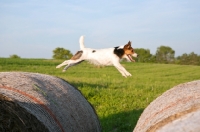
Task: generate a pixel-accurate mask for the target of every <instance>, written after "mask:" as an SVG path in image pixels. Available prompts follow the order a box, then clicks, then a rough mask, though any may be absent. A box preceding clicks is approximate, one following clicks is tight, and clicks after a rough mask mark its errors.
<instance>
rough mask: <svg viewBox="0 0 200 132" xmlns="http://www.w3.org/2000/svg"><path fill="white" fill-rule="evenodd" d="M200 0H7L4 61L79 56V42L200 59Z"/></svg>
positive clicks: (0, 11)
mask: <svg viewBox="0 0 200 132" xmlns="http://www.w3.org/2000/svg"><path fill="white" fill-rule="evenodd" d="M199 7H200V1H199V0H123V1H122V0H109V1H108V0H96V1H89V0H51V1H49V0H1V1H0V57H9V56H10V55H13V54H16V55H18V56H20V57H21V58H46V59H51V58H52V56H53V50H54V49H55V48H57V47H62V48H65V49H68V50H70V51H71V52H72V53H73V54H74V53H76V51H77V50H79V49H80V48H79V38H80V36H81V35H84V36H85V47H88V48H94V49H100V48H110V47H116V46H120V45H124V44H126V43H127V42H128V41H129V40H130V41H132V47H133V48H144V49H149V50H150V52H151V53H152V54H155V53H156V50H157V48H158V47H160V46H162V45H163V46H169V47H171V48H172V49H173V50H175V56H180V55H182V54H184V53H187V54H189V53H191V52H194V53H196V54H198V55H200V8H199Z"/></svg>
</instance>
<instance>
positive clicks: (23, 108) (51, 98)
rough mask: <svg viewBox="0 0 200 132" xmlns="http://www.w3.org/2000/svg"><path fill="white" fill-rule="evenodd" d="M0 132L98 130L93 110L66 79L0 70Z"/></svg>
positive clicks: (96, 118)
mask: <svg viewBox="0 0 200 132" xmlns="http://www.w3.org/2000/svg"><path fill="white" fill-rule="evenodd" d="M0 131H2V132H7V131H13V132H14V131H17V132H18V131H22V132H24V131H27V132H29V131H37V132H40V131H41V132H45V131H48V132H71V131H75V132H78V131H87V132H100V131H101V126H100V122H99V120H98V117H97V115H96V112H95V110H94V109H93V107H92V106H91V105H90V103H89V102H88V101H87V100H86V99H85V98H84V96H83V95H82V94H81V93H80V91H79V90H77V89H76V88H75V87H74V86H71V85H70V84H69V83H68V82H66V81H64V80H62V79H60V78H57V77H53V76H49V75H44V74H37V73H27V72H1V73H0Z"/></svg>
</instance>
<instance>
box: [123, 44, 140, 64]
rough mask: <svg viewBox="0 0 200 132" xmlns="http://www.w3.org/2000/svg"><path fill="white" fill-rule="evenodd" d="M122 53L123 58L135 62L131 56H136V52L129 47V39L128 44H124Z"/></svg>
mask: <svg viewBox="0 0 200 132" xmlns="http://www.w3.org/2000/svg"><path fill="white" fill-rule="evenodd" d="M123 50H124V55H123V58H126V59H127V60H129V61H132V62H135V60H134V59H133V58H132V56H133V57H138V54H137V53H135V51H134V49H133V48H132V47H131V42H130V41H129V42H128V44H126V45H124V48H123Z"/></svg>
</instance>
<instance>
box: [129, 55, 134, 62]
mask: <svg viewBox="0 0 200 132" xmlns="http://www.w3.org/2000/svg"><path fill="white" fill-rule="evenodd" d="M127 56H128V58H129V60H130V61H132V62H135V60H133V58H132V55H129V54H128V55H127Z"/></svg>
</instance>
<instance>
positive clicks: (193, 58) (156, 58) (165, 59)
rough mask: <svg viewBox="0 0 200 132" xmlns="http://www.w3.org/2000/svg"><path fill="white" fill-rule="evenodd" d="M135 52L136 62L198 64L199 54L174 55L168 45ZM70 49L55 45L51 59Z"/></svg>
mask: <svg viewBox="0 0 200 132" xmlns="http://www.w3.org/2000/svg"><path fill="white" fill-rule="evenodd" d="M135 52H136V53H137V54H139V57H138V58H135V60H136V61H137V62H142V63H162V64H180V65H200V55H198V54H195V53H194V52H191V53H189V54H187V53H184V54H182V55H181V56H177V57H175V51H174V50H173V49H172V48H171V47H169V46H160V47H158V48H157V50H156V53H155V54H151V53H150V50H149V49H144V48H136V49H135ZM72 56H73V55H72V53H71V51H70V50H67V49H64V48H61V47H57V48H55V49H54V50H53V56H52V57H53V59H66V60H67V59H70V58H71V57H72ZM10 58H20V57H19V56H18V55H16V54H14V55H11V56H10Z"/></svg>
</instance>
